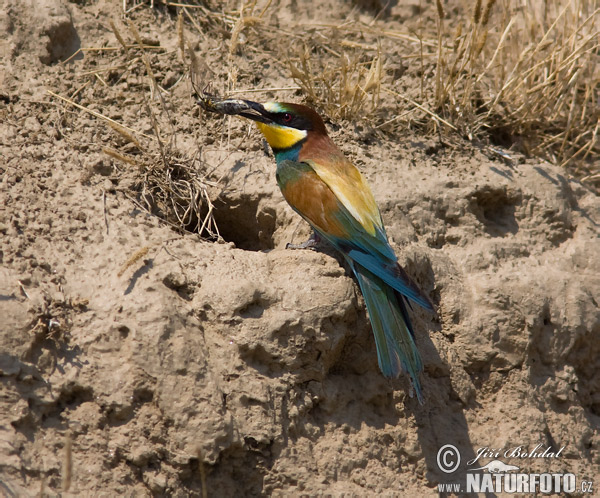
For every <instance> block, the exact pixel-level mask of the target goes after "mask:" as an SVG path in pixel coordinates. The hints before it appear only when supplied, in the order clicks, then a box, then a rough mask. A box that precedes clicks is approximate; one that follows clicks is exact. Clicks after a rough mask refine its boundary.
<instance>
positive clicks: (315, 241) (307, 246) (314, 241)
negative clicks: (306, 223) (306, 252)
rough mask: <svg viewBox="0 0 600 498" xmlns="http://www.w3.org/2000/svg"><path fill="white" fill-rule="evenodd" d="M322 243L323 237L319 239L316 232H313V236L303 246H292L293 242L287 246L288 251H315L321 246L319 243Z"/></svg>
mask: <svg viewBox="0 0 600 498" xmlns="http://www.w3.org/2000/svg"><path fill="white" fill-rule="evenodd" d="M320 242H321V237H319V236H318V235H317V234H316V233H315V232H313V234H312V235H311V236H310V238H309V239H308V240H307V241H305V242H302V244H292V243H291V242H288V243H287V244H286V245H285V248H286V249H314V248H315V247H317V246H318V245H319V243H320Z"/></svg>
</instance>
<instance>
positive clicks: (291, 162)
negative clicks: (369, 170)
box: [200, 97, 433, 403]
mask: <svg viewBox="0 0 600 498" xmlns="http://www.w3.org/2000/svg"><path fill="white" fill-rule="evenodd" d="M200 103H201V105H202V106H203V107H204V108H205V109H207V110H210V111H213V112H220V113H222V114H236V115H240V116H244V117H247V118H250V119H252V120H254V121H255V122H256V125H257V126H258V129H259V130H260V131H261V132H262V133H263V135H264V136H265V138H266V139H267V142H268V143H269V145H270V146H271V148H272V149H273V154H274V155H275V160H276V161H277V173H276V178H277V183H278V185H279V188H280V189H281V192H282V194H283V196H284V197H285V199H286V201H287V202H288V203H289V204H290V206H291V207H292V208H293V209H294V211H296V212H297V213H298V214H299V215H300V216H302V218H304V219H305V220H306V221H307V222H308V223H309V224H310V225H311V226H312V227H313V229H314V230H315V232H316V233H317V234H318V235H319V236H321V237H322V238H324V239H325V240H327V241H329V242H330V243H331V244H332V245H333V246H334V247H335V248H336V249H337V250H339V251H340V252H341V253H342V255H343V256H344V258H345V259H346V261H347V262H348V264H349V265H350V267H351V268H352V271H353V272H354V275H356V278H357V280H358V284H359V286H360V289H361V291H362V294H363V296H364V299H365V303H366V305H367V310H368V312H369V317H370V319H371V324H372V326H373V333H374V335H375V345H376V348H377V359H378V360H379V367H380V369H381V371H382V372H383V374H384V375H385V376H386V377H397V376H398V375H399V374H400V372H401V371H403V370H404V371H405V372H407V373H408V375H409V376H410V378H411V379H412V384H413V386H414V388H415V391H416V393H417V397H418V399H419V401H420V402H421V403H422V402H423V395H422V390H421V383H420V380H419V374H420V372H421V371H422V370H423V363H422V361H421V356H420V355H419V351H418V350H417V347H416V345H415V340H414V331H413V328H412V325H411V322H410V318H409V316H408V311H407V307H406V304H407V303H408V304H409V305H410V303H409V302H408V300H409V299H410V300H412V301H414V302H415V303H417V304H419V305H421V306H423V307H424V308H426V309H427V310H429V311H433V305H432V304H431V301H430V300H429V298H428V297H427V296H425V294H423V292H421V290H420V289H419V288H418V287H417V285H416V284H415V283H414V282H413V281H412V280H411V279H410V277H409V276H408V275H407V274H406V272H405V271H404V270H403V269H402V268H401V267H400V265H399V264H398V259H397V258H396V255H395V254H394V251H393V249H392V248H391V247H390V245H389V243H388V239H387V235H386V233H385V228H384V226H383V222H382V220H381V214H380V213H379V209H378V207H377V204H376V203H375V199H374V197H373V194H372V192H371V189H370V188H369V185H368V184H367V182H366V181H365V179H364V178H363V176H362V175H361V174H360V172H359V171H358V169H357V168H356V167H355V166H354V165H353V164H352V163H351V162H350V161H349V160H348V159H346V158H345V157H344V155H343V153H342V152H341V150H340V149H339V148H338V147H337V146H336V145H335V144H334V143H333V141H332V140H331V138H329V136H328V135H327V130H326V128H325V124H324V123H323V120H322V119H321V117H320V116H319V115H318V114H317V113H316V112H315V111H314V110H312V109H311V108H309V107H306V106H304V105H300V104H289V103H275V102H270V103H266V104H259V103H256V102H251V101H248V100H233V99H231V100H214V99H211V98H209V97H207V98H205V99H203V100H202V99H201V100H200Z"/></svg>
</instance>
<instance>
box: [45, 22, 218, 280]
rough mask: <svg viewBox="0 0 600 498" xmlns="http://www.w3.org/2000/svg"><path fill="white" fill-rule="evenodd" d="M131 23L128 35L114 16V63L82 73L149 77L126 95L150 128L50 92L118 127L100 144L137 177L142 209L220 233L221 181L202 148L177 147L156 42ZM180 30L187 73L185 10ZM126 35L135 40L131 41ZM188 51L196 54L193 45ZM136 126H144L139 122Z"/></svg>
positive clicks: (135, 193) (182, 226)
mask: <svg viewBox="0 0 600 498" xmlns="http://www.w3.org/2000/svg"><path fill="white" fill-rule="evenodd" d="M127 25H128V28H129V35H130V36H127V34H126V31H125V30H123V28H119V26H118V25H117V23H115V22H111V28H112V30H113V33H114V35H115V38H116V40H117V42H118V44H119V45H120V47H121V48H122V50H111V51H108V50H106V49H104V50H102V52H101V54H102V55H103V56H107V55H108V56H109V57H110V63H109V64H107V65H103V66H102V68H101V69H99V70H94V71H92V72H90V71H82V72H80V73H79V76H80V77H82V78H89V77H96V76H99V75H101V74H102V73H106V74H107V75H109V76H108V77H104V78H102V80H103V81H112V80H116V83H120V82H121V81H126V80H128V81H140V82H142V81H143V79H144V78H145V79H146V81H147V83H146V84H145V85H143V84H142V85H135V86H133V87H132V88H131V90H130V91H129V95H128V96H127V97H128V99H129V100H130V101H137V105H138V112H139V113H140V115H142V121H144V122H146V123H147V122H149V123H150V129H151V130H152V131H151V132H150V133H149V132H147V131H146V132H143V131H141V130H140V129H136V125H135V124H129V125H126V124H125V123H123V122H118V121H116V120H114V119H112V118H110V117H108V116H106V115H104V114H102V113H100V112H98V111H94V110H92V109H90V108H89V107H87V106H84V105H81V104H78V103H77V102H75V100H74V98H75V95H76V94H77V93H78V92H76V94H74V95H73V98H68V97H63V96H60V95H57V94H55V93H54V92H51V91H49V93H50V94H51V95H52V96H54V97H56V98H58V99H60V100H61V101H62V102H65V103H67V104H69V105H70V106H73V107H75V108H77V109H80V110H82V111H85V112H87V113H89V114H91V115H93V116H94V117H96V118H98V119H101V120H102V121H104V122H105V123H106V124H107V125H108V127H109V128H110V129H111V130H112V131H114V132H115V135H114V137H115V141H114V143H111V144H108V145H107V144H104V143H103V144H101V145H100V144H99V147H98V148H99V149H101V150H103V151H104V152H105V153H106V154H107V155H108V156H109V157H111V158H112V159H115V160H117V161H119V162H120V163H121V165H122V166H124V167H125V169H124V170H122V171H121V174H122V175H123V176H126V177H130V178H131V177H133V181H132V182H130V185H131V186H132V190H130V191H126V192H125V195H127V196H128V197H130V198H131V199H132V200H133V201H134V202H135V203H136V204H137V205H138V206H139V207H140V208H141V209H143V210H145V211H147V212H149V213H152V214H154V215H156V216H158V217H159V218H160V219H161V220H163V221H164V222H166V223H167V224H169V225H170V226H172V227H173V228H176V229H177V230H178V231H190V232H195V233H198V234H200V235H202V236H203V237H206V238H208V239H211V240H214V239H218V238H219V230H218V227H217V225H216V222H215V219H214V216H213V210H214V207H213V203H212V200H213V198H212V197H211V192H214V191H216V190H217V188H216V187H217V185H216V184H215V183H213V182H211V181H209V180H208V179H207V170H208V169H209V166H208V165H207V164H206V163H205V162H204V161H203V160H202V159H201V150H198V151H196V153H194V154H192V155H191V156H190V155H189V154H183V153H181V152H180V151H179V150H178V148H177V145H176V143H177V137H176V133H175V131H174V128H173V117H172V116H171V111H170V104H169V101H168V99H169V96H170V95H169V92H168V91H167V90H165V89H164V88H162V87H161V85H160V83H159V79H158V76H157V72H156V71H155V70H154V69H153V61H154V60H155V59H156V58H157V55H155V53H148V51H147V50H148V48H149V47H152V45H148V43H146V42H145V41H144V40H143V38H142V36H141V35H140V33H139V32H138V29H137V27H136V26H135V24H134V23H133V21H131V20H129V19H128V20H127ZM176 30H177V32H176V36H177V41H178V43H177V48H178V52H179V56H180V60H178V61H177V62H178V64H179V69H180V71H181V73H182V75H183V74H185V73H187V72H188V71H189V68H190V64H188V63H187V62H186V60H185V55H186V50H185V47H186V45H187V42H186V38H185V29H184V26H183V22H182V16H181V15H180V16H179V17H178V21H177V24H176ZM128 38H129V39H131V38H132V39H133V40H132V41H127V39H128ZM115 48H117V47H115ZM188 48H189V47H188ZM154 49H156V47H154ZM154 52H160V51H159V50H155V51H154ZM189 54H192V55H193V54H194V51H193V50H192V49H191V48H189ZM165 55H166V56H168V54H165ZM158 57H160V55H159V56H158ZM94 62H96V61H94ZM194 64H196V65H198V61H197V60H195V59H194V58H192V59H191V65H192V66H193V65H194ZM115 74H118V78H115ZM85 85H87V83H86V84H85ZM85 85H84V86H85ZM107 88H108V90H106V91H107V92H108V93H109V94H110V91H111V85H107ZM117 91H118V92H120V91H121V90H120V89H118V90H117ZM137 126H140V125H139V123H138V124H137ZM147 128H148V125H146V129H147ZM123 270H124V269H123Z"/></svg>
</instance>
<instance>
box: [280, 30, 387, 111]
mask: <svg viewBox="0 0 600 498" xmlns="http://www.w3.org/2000/svg"><path fill="white" fill-rule="evenodd" d="M325 50H326V51H327V52H329V53H330V54H332V55H333V58H332V57H329V58H327V57H322V55H323V52H324V51H325ZM373 51H374V52H375V55H373V56H372V57H365V54H364V52H365V50H364V49H363V48H362V47H361V46H360V45H359V44H357V43H351V42H349V41H348V40H342V41H341V42H340V43H339V44H338V46H336V47H334V48H331V47H330V46H328V47H326V49H325V48H324V47H315V48H313V49H312V50H311V49H310V48H309V47H308V45H306V44H305V45H304V47H303V48H302V49H301V50H299V52H298V54H297V56H296V58H294V59H288V65H289V69H290V72H291V76H292V78H293V79H294V81H295V82H296V83H297V84H298V85H299V86H300V88H301V89H302V92H303V93H304V95H305V97H306V98H307V99H308V101H309V102H310V103H312V104H314V105H316V106H318V107H320V108H322V109H323V110H324V111H325V113H326V114H327V115H328V116H330V117H332V118H340V119H355V118H358V117H359V116H360V119H365V117H367V116H368V115H369V114H370V113H372V112H373V111H374V110H376V109H377V108H378V106H379V99H380V93H381V80H382V77H383V62H382V56H381V49H380V47H376V48H375V49H374V50H373ZM332 59H333V60H332Z"/></svg>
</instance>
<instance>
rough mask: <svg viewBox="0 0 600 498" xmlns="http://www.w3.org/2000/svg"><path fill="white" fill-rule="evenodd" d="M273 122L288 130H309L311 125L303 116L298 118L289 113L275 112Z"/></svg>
mask: <svg viewBox="0 0 600 498" xmlns="http://www.w3.org/2000/svg"><path fill="white" fill-rule="evenodd" d="M274 118H275V119H274V121H275V122H278V123H279V124H282V125H283V126H289V127H290V128H296V129H298V130H311V129H312V123H311V122H310V121H309V120H308V119H306V118H305V117H304V116H298V115H294V114H291V113H289V112H277V113H274Z"/></svg>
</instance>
